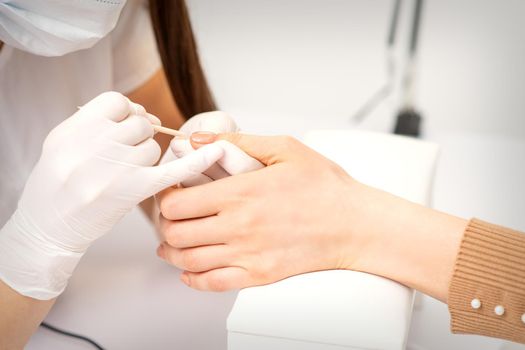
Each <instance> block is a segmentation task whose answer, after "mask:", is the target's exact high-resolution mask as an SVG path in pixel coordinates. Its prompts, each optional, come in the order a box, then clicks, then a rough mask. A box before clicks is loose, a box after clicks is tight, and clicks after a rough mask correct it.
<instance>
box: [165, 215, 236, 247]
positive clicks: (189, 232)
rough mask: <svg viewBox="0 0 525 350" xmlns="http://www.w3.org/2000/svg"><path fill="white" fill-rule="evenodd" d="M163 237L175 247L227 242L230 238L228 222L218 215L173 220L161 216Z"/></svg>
mask: <svg viewBox="0 0 525 350" xmlns="http://www.w3.org/2000/svg"><path fill="white" fill-rule="evenodd" d="M159 225H160V232H161V235H162V238H163V239H164V240H165V241H166V242H167V243H168V244H169V245H170V246H172V247H174V248H189V247H197V246H201V245H212V244H220V243H225V242H227V241H228V240H229V239H230V236H231V235H230V234H229V232H230V231H229V230H228V225H227V223H225V222H224V220H222V218H220V217H218V216H208V217H205V218H200V219H189V220H181V221H171V220H167V219H166V218H164V217H161V218H160V222H159Z"/></svg>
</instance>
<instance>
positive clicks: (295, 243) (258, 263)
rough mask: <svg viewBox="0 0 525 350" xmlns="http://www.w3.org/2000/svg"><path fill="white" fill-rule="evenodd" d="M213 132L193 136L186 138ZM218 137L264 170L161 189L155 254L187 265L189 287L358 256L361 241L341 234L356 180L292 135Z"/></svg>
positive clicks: (233, 282)
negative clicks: (159, 236) (158, 243)
mask: <svg viewBox="0 0 525 350" xmlns="http://www.w3.org/2000/svg"><path fill="white" fill-rule="evenodd" d="M213 137H214V135H211V134H197V135H194V136H193V140H200V141H201V142H207V141H209V140H206V138H213ZM225 138H226V139H229V140H231V141H234V143H235V144H237V145H238V146H240V148H242V149H243V150H244V151H246V152H247V153H248V154H249V155H250V156H252V157H254V158H256V159H258V160H259V161H261V162H262V163H263V164H265V165H267V167H266V168H264V169H261V170H258V171H255V172H251V173H246V174H242V175H237V176H234V177H227V178H223V179H221V180H219V181H215V182H211V183H207V184H205V185H202V186H197V187H192V188H186V189H169V190H166V191H164V192H163V194H162V196H161V197H162V200H161V212H162V215H163V217H164V218H163V219H161V227H162V230H161V231H162V233H163V235H164V239H165V241H166V243H164V244H162V245H161V247H160V248H159V250H158V254H159V255H160V256H161V257H163V258H164V259H166V260H167V261H169V262H171V263H172V264H174V265H176V266H178V267H180V268H182V269H184V270H186V272H185V273H184V274H183V275H182V280H183V281H184V282H185V283H187V284H188V285H190V286H191V287H193V288H196V289H202V290H215V291H221V290H227V289H232V288H241V287H246V286H251V285H258V284H266V283H270V282H274V281H277V280H280V279H282V278H285V277H288V276H290V275H295V274H299V273H302V272H306V271H315V270H323V269H335V268H347V267H350V266H351V265H352V263H353V261H351V260H349V259H348V256H353V257H357V256H359V254H358V252H359V250H360V249H361V247H363V245H364V244H365V243H366V240H364V241H363V240H361V238H360V237H357V236H354V237H352V239H351V240H350V239H348V234H347V233H348V218H349V217H350V216H351V215H355V214H354V213H356V212H358V210H357V209H358V208H356V207H355V206H354V204H357V203H358V202H357V201H352V202H348V201H346V198H348V197H351V196H353V197H356V196H357V195H358V191H357V190H356V189H355V187H356V186H357V185H358V184H357V183H356V182H355V181H353V180H352V179H351V178H350V177H349V176H348V175H347V174H346V173H345V172H344V171H343V170H342V169H341V168H340V167H339V166H337V165H336V164H334V163H333V162H331V161H329V160H328V159H326V158H324V157H322V156H321V155H319V154H317V153H316V152H314V151H313V150H311V149H309V148H307V147H306V146H304V145H303V144H301V143H300V142H298V141H296V140H294V139H292V138H288V137H254V136H245V135H240V134H231V135H228V136H226V137H225ZM220 142H223V141H220ZM196 146H198V145H196ZM172 220H176V221H172Z"/></svg>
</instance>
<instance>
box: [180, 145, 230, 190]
mask: <svg viewBox="0 0 525 350" xmlns="http://www.w3.org/2000/svg"><path fill="white" fill-rule="evenodd" d="M170 149H171V151H172V152H173V154H175V156H176V157H177V158H183V157H184V156H186V155H188V154H190V153H192V152H195V150H194V149H193V147H192V146H191V143H190V141H189V140H187V139H177V138H175V139H173V140H172V141H171V143H170ZM204 174H205V175H206V176H207V177H208V178H211V179H213V180H219V179H222V178H224V177H227V176H230V174H228V173H227V172H226V171H225V170H224V169H223V168H222V167H221V166H220V165H218V164H217V163H216V164H213V165H212V166H211V167H210V168H209V169H208V170H206V171H205V172H204ZM196 183H198V181H197V182H196ZM198 184H202V183H198ZM184 187H191V186H189V183H187V182H185V183H184Z"/></svg>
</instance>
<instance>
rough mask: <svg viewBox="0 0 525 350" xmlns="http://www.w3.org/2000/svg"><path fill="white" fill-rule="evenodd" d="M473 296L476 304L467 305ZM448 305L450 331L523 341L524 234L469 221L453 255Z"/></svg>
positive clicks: (524, 336) (524, 297) (524, 333)
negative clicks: (453, 264) (454, 256)
mask: <svg viewBox="0 0 525 350" xmlns="http://www.w3.org/2000/svg"><path fill="white" fill-rule="evenodd" d="M474 299H477V300H479V302H480V303H479V307H478V308H475V307H473V305H472V304H471V303H472V300H474ZM476 304H478V303H477V302H474V305H475V306H478V305H476ZM448 306H449V311H450V315H451V330H452V332H453V333H466V334H479V335H486V336H490V337H496V338H504V339H508V340H511V341H515V342H520V343H525V322H524V321H525V315H524V314H525V234H523V233H521V232H518V231H514V230H510V229H507V228H503V227H500V226H496V225H492V224H489V223H486V222H483V221H481V220H476V219H473V220H471V221H470V222H469V224H468V226H467V228H466V230H465V233H464V236H463V240H462V242H461V247H460V249H459V252H458V256H457V258H456V265H455V268H454V274H453V276H452V279H451V282H450V287H449V294H448ZM497 306H499V310H498V311H501V310H502V309H501V307H503V310H504V313H503V314H502V315H497V313H496V312H495V308H496V307H497ZM522 318H524V319H523V320H522Z"/></svg>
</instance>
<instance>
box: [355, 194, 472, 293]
mask: <svg viewBox="0 0 525 350" xmlns="http://www.w3.org/2000/svg"><path fill="white" fill-rule="evenodd" d="M347 197H348V198H349V200H350V201H353V204H351V205H349V207H351V208H353V209H354V210H353V213H351V214H350V215H349V216H348V221H347V227H348V236H349V239H350V240H353V241H354V242H357V244H358V247H357V249H356V248H353V249H352V250H353V251H354V252H355V251H357V255H356V256H355V257H354V258H353V259H348V260H347V261H349V262H350V263H349V264H348V266H347V268H350V269H353V270H358V271H363V272H368V273H372V274H376V275H380V276H383V277H386V278H389V279H392V280H395V281H397V282H399V283H402V284H404V285H406V286H409V287H411V288H414V289H417V290H419V291H421V292H423V293H425V294H428V295H431V296H433V297H435V298H437V299H440V300H442V301H445V300H446V298H447V292H448V285H449V281H450V278H451V276H452V273H453V269H454V264H455V260H456V255H457V251H458V249H459V245H460V242H461V238H462V236H463V232H464V229H465V227H466V225H467V221H466V220H463V219H460V218H457V217H454V216H451V215H447V214H444V213H441V212H438V211H435V210H432V209H430V208H426V207H424V206H421V205H418V204H415V203H412V202H410V201H407V200H404V199H401V198H399V197H396V196H394V195H391V194H389V193H386V192H383V191H380V190H377V189H374V188H371V187H369V186H366V185H363V184H357V185H354V187H353V195H352V196H347Z"/></svg>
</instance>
